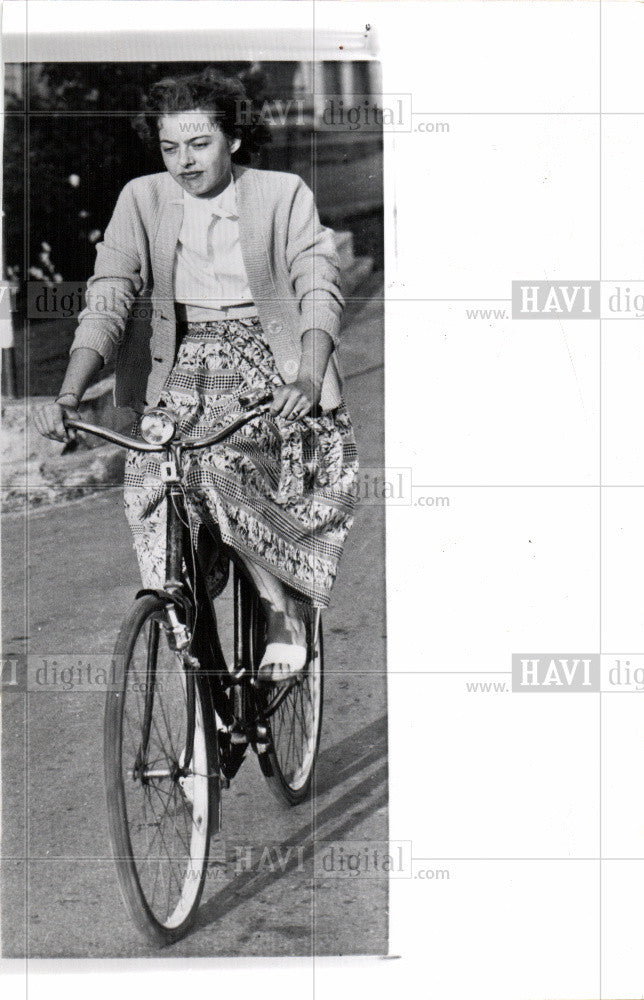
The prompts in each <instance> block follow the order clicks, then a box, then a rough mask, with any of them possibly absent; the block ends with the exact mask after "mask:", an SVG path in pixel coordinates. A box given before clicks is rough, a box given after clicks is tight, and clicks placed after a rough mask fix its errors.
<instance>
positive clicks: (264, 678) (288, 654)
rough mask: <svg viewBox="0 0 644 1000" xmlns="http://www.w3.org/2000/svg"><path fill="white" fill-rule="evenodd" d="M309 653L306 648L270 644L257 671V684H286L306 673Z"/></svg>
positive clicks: (277, 643)
mask: <svg viewBox="0 0 644 1000" xmlns="http://www.w3.org/2000/svg"><path fill="white" fill-rule="evenodd" d="M306 657H307V651H306V649H305V647H304V646H293V645H292V644H291V643H287V642H269V643H268V645H267V646H266V649H265V650H264V655H263V657H262V661H261V663H260V665H259V668H258V670H257V683H259V684H284V683H287V682H290V681H292V680H296V679H297V678H298V677H299V676H300V674H303V673H304V668H305V667H306Z"/></svg>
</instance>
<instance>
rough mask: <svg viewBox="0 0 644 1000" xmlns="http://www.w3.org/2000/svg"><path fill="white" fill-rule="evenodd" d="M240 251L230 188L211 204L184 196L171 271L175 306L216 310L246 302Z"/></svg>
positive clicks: (247, 295) (248, 296) (232, 188)
mask: <svg viewBox="0 0 644 1000" xmlns="http://www.w3.org/2000/svg"><path fill="white" fill-rule="evenodd" d="M252 298H253V296H252V293H251V291H250V288H249V287H248V275H247V274H246V268H245V267H244V260H243V257H242V254H241V247H240V245H239V210H238V208H237V200H236V198H235V184H234V182H233V180H232V178H231V181H230V184H229V185H228V187H227V188H225V190H224V191H222V192H221V194H218V195H217V197H216V198H195V196H194V195H192V194H188V192H187V191H184V192H183V223H182V226H181V232H180V233H179V243H178V245H177V254H176V258H175V267H174V300H175V302H183V303H184V304H189V305H196V306H206V307H208V306H209V307H210V308H211V309H213V308H218V307H220V306H222V305H232V304H233V303H240V302H251V301H252Z"/></svg>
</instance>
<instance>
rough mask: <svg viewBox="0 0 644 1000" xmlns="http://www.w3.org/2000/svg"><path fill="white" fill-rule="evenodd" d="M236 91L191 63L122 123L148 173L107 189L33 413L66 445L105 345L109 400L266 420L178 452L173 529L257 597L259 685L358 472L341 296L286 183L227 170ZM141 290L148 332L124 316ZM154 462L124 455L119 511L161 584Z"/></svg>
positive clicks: (204, 421)
mask: <svg viewBox="0 0 644 1000" xmlns="http://www.w3.org/2000/svg"><path fill="white" fill-rule="evenodd" d="M249 107H250V102H249V101H248V98H247V95H246V93H245V91H244V88H243V86H242V85H241V83H240V82H239V81H238V80H236V79H232V78H227V77H223V76H221V75H220V74H219V73H217V72H216V71H214V70H212V69H209V70H205V71H203V72H202V73H200V74H196V75H191V76H186V77H178V78H166V79H163V80H161V81H160V82H159V83H157V84H155V85H154V86H153V87H152V88H151V90H150V91H149V93H148V95H147V97H146V98H145V100H144V105H143V112H142V113H141V114H140V115H139V116H138V118H137V119H136V121H135V125H136V128H137V131H138V133H139V134H140V135H141V136H142V138H144V139H145V140H147V141H153V142H154V143H158V145H159V146H160V150H161V155H162V157H163V161H164V164H165V167H166V170H165V171H162V172H161V173H155V174H149V175H146V176H143V177H137V178H135V179H133V180H131V181H129V183H128V184H126V185H125V187H124V188H123V190H122V191H121V193H120V195H119V198H118V201H117V203H116V207H115V209H114V213H113V215H112V218H111V220H110V222H109V224H108V226H107V228H106V230H105V233H104V237H103V241H102V242H101V243H99V244H98V245H97V258H96V265H95V270H94V274H93V276H92V277H91V278H90V279H89V281H88V286H87V304H86V307H85V309H84V310H83V311H82V312H81V314H80V316H79V325H78V329H77V331H76V335H75V338H74V341H73V343H72V346H71V350H70V361H69V366H68V368H67V372H66V374H65V378H64V380H63V384H62V386H61V391H60V394H59V396H58V398H57V400H56V402H55V403H52V404H48V405H47V406H45V407H43V408H42V409H41V410H40V411H39V413H38V414H37V415H36V424H37V426H38V429H39V430H40V431H41V433H42V434H44V435H46V436H47V437H52V438H55V439H57V440H61V441H62V440H66V439H68V438H69V436H70V434H68V432H67V431H66V429H65V426H64V422H63V417H64V415H66V416H68V417H71V418H73V419H78V417H79V415H78V412H77V411H78V405H79V402H80V400H81V398H82V396H83V393H84V391H85V389H86V388H87V386H88V385H89V383H90V382H91V381H92V379H93V378H94V376H95V375H96V373H97V372H98V371H99V370H100V368H101V367H102V366H103V365H104V364H105V363H106V362H107V361H109V360H110V358H111V357H112V355H113V353H114V352H115V351H117V352H118V353H117V360H116V376H115V382H116V384H115V402H116V405H117V406H130V407H132V408H133V409H134V410H135V411H136V412H137V413H138V414H141V413H142V412H143V410H144V409H145V408H146V407H150V406H155V405H161V406H165V407H168V408H170V409H172V410H173V411H174V412H175V413H176V414H177V415H178V417H179V429H180V431H181V432H182V433H187V434H190V435H191V436H193V437H199V436H206V435H207V434H209V433H211V432H212V430H213V429H216V428H217V427H218V426H219V425H222V426H223V425H224V424H225V423H226V422H227V421H230V418H231V415H234V414H235V413H236V412H239V410H240V404H239V401H238V400H239V396H240V395H242V394H243V393H245V392H246V393H247V392H248V391H249V390H262V389H268V390H270V391H271V392H272V393H273V402H272V405H271V408H270V412H269V414H268V415H267V416H266V417H264V418H262V419H257V420H255V421H253V422H252V423H250V424H247V425H246V427H244V428H243V429H242V430H240V431H239V432H238V433H237V434H235V436H234V437H232V438H231V439H230V440H228V441H227V442H226V443H225V444H221V445H218V446H216V447H215V448H212V449H211V448H205V449H203V450H202V451H195V452H192V453H191V455H190V456H189V457H187V458H186V461H185V466H184V470H183V481H184V484H185V485H186V487H187V490H186V493H187V499H188V509H189V511H190V514H191V520H192V519H193V518H194V519H195V520H196V522H197V523H200V524H203V525H205V526H206V527H207V528H208V529H210V531H211V532H212V534H213V535H215V537H216V536H217V534H220V535H221V538H222V539H223V541H224V542H225V543H226V544H227V545H229V546H231V547H232V548H233V549H235V550H236V552H237V553H238V554H239V556H240V557H241V558H242V560H243V562H244V564H245V566H246V568H247V570H248V572H249V574H250V576H251V578H252V579H253V581H254V583H255V585H256V587H257V590H258V592H259V595H260V599H261V601H262V606H263V609H264V612H265V617H266V622H267V633H266V635H267V644H266V650H265V653H264V656H263V659H262V662H261V665H260V671H259V677H260V679H262V680H264V681H268V682H273V683H279V682H281V681H285V680H289V679H290V678H292V677H294V676H297V675H298V673H300V672H301V671H302V670H303V669H304V667H305V664H306V627H305V615H306V614H307V606H308V608H311V609H315V608H321V607H325V606H327V605H328V603H329V595H330V592H331V588H332V586H333V582H334V579H335V576H336V571H337V566H338V561H339V559H340V555H341V552H342V548H343V545H344V542H345V539H346V536H347V533H348V531H349V528H350V526H351V522H352V512H353V506H354V499H355V486H356V477H357V471H358V464H357V454H356V447H355V440H354V435H353V429H352V426H351V421H350V418H349V415H348V413H347V410H346V407H345V405H344V402H343V399H342V392H341V379H340V374H339V368H338V362H337V358H336V353H335V348H336V345H337V342H338V331H339V326H340V317H341V313H342V309H343V306H344V302H343V299H342V295H341V292H340V287H339V270H338V260H337V255H336V251H335V245H334V241H333V235H332V232H331V231H330V230H329V229H326V228H325V227H323V226H322V225H321V224H320V221H319V218H318V214H317V211H316V207H315V203H314V199H313V195H312V193H311V191H310V190H309V188H308V187H307V186H306V185H305V184H304V182H303V181H302V180H301V179H300V178H299V177H298V176H296V175H294V174H288V173H282V172H277V171H271V170H255V169H250V168H247V167H241V166H239V165H237V164H234V163H233V162H232V156H233V155H234V154H235V153H237V151H238V150H240V148H242V149H244V147H245V148H246V150H247V151H248V150H249V149H250V148H252V145H253V143H255V144H256V142H257V138H258V129H257V123H258V120H257V117H256V116H253V115H252V114H249ZM150 287H152V337H151V339H150V340H149V342H147V341H146V340H145V339H144V338H140V337H137V336H136V334H135V332H134V329H133V328H129V327H128V325H127V320H128V316H129V312H130V308H131V306H132V304H133V302H134V300H135V298H136V297H137V296H138V295H139V294H140V293H141V292H142V290H146V291H147V290H148V289H149V288H150ZM154 459H155V456H154V455H152V456H150V455H145V454H141V453H137V452H134V451H131V452H129V453H128V456H127V461H126V471H125V495H124V499H125V510H126V515H127V518H128V521H129V523H130V526H131V528H132V532H133V538H134V547H135V551H136V555H137V559H138V562H139V568H140V571H141V577H142V580H143V585H144V587H162V586H163V573H164V566H165V562H164V559H165V518H166V511H165V509H164V508H165V504H162V503H160V497H161V496H162V492H163V491H162V488H161V479H160V468H159V462H158V460H157V461H156V462H155V461H154Z"/></svg>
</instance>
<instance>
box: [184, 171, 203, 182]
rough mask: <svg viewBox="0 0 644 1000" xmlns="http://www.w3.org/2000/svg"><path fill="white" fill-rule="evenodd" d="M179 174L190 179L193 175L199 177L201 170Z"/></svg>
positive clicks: (193, 177) (192, 178)
mask: <svg viewBox="0 0 644 1000" xmlns="http://www.w3.org/2000/svg"><path fill="white" fill-rule="evenodd" d="M181 176H182V177H185V178H186V179H187V180H189V181H192V180H194V179H195V177H201V170H192V171H191V172H189V173H185V174H181Z"/></svg>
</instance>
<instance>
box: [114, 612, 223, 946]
mask: <svg viewBox="0 0 644 1000" xmlns="http://www.w3.org/2000/svg"><path fill="white" fill-rule="evenodd" d="M169 634H170V633H169V631H168V627H167V619H166V602H165V601H164V600H163V599H162V598H160V597H157V596H155V595H145V596H143V597H140V598H138V599H137V600H136V601H135V603H134V605H133V606H132V609H131V611H130V613H129V614H128V616H127V617H126V619H125V621H124V622H123V625H122V628H121V631H120V634H119V637H118V639H117V642H116V647H115V650H114V669H115V684H114V689H113V690H111V691H110V692H108V696H107V703H106V710H105V730H104V753H105V781H106V790H107V811H108V819H109V830H110V837H111V841H112V849H113V852H114V857H115V860H116V869H117V874H118V879H119V884H120V888H121V891H122V894H123V898H124V900H125V904H126V906H127V908H128V910H129V912H130V915H131V917H132V919H133V920H134V922H135V923H136V925H137V926H138V927H139V929H140V930H141V931H142V932H143V933H144V935H145V936H146V937H147V938H148V939H149V940H151V941H153V942H154V943H155V944H170V943H172V942H173V941H176V940H178V939H179V938H180V937H181V936H182V935H183V934H185V932H186V931H187V929H188V927H189V926H190V924H191V923H192V921H193V919H194V916H195V913H196V910H197V907H198V905H199V900H200V898H201V893H202V890H203V885H204V879H205V876H206V867H207V863H208V845H209V833H210V815H211V812H210V795H211V789H212V781H211V778H212V773H213V769H214V771H215V772H216V766H214V765H216V762H211V761H210V760H209V756H210V754H211V753H212V742H211V741H209V739H208V733H207V731H206V730H207V728H209V727H210V714H209V712H208V708H207V706H206V705H205V704H204V702H203V699H202V691H201V686H200V684H199V683H198V682H197V681H196V679H195V674H194V672H193V671H192V670H186V669H185V667H184V665H183V662H182V659H181V656H180V654H178V653H177V652H176V651H175V650H173V649H172V648H171V646H170V644H169V641H168V637H169ZM190 748H192V751H190ZM215 754H216V750H215ZM187 757H189V758H190V759H189V760H186V758H187ZM215 777H216V773H215Z"/></svg>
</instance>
